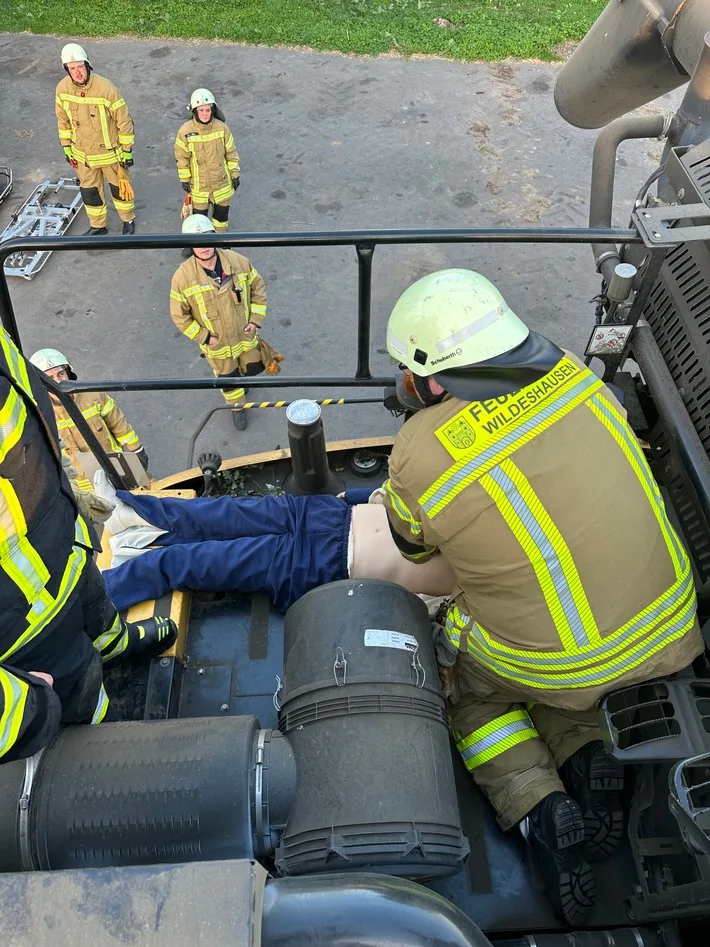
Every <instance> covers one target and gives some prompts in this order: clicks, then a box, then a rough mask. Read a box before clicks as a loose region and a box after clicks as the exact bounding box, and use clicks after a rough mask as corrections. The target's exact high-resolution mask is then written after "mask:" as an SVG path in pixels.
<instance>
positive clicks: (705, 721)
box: [690, 682, 710, 733]
mask: <svg viewBox="0 0 710 947" xmlns="http://www.w3.org/2000/svg"><path fill="white" fill-rule="evenodd" d="M690 690H691V691H692V694H693V697H694V698H695V706H696V707H697V710H698V717H699V718H700V723H701V726H702V728H703V730H704V731H705V732H706V733H710V683H708V684H703V683H701V682H696V683H694V684H691V685H690Z"/></svg>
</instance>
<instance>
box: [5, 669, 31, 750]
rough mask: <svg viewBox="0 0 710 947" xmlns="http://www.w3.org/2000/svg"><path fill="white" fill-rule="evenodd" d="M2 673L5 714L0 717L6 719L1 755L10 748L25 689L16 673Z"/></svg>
mask: <svg viewBox="0 0 710 947" xmlns="http://www.w3.org/2000/svg"><path fill="white" fill-rule="evenodd" d="M0 673H2V681H1V682H0V696H2V697H3V714H2V717H0V722H2V719H3V717H4V719H5V723H4V724H3V728H2V730H0V756H3V755H4V754H5V753H6V752H7V751H8V750H9V749H10V744H9V740H10V734H11V732H12V729H13V725H14V723H15V715H16V713H17V712H18V710H19V707H18V704H19V702H20V701H21V699H22V694H23V689H22V684H21V683H20V681H19V680H18V679H17V678H16V677H15V675H14V674H12V673H11V672H9V671H8V672H7V673H5V672H0ZM26 686H28V685H26ZM8 691H9V694H8ZM20 726H21V724H20ZM19 729H20V727H18V732H19ZM13 742H14V741H13Z"/></svg>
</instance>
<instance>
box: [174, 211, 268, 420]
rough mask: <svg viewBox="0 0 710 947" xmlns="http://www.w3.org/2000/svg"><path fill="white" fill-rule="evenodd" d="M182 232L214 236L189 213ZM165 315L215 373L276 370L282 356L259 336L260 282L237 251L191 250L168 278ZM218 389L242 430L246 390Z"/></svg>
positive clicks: (263, 295) (208, 226)
mask: <svg viewBox="0 0 710 947" xmlns="http://www.w3.org/2000/svg"><path fill="white" fill-rule="evenodd" d="M182 232H183V233H189V234H200V233H214V232H215V228H214V225H213V224H212V222H211V221H210V220H209V219H208V218H207V217H204V216H203V215H202V214H192V215H191V216H190V217H188V218H187V219H186V220H185V221H184V222H183V225H182ZM170 317H171V319H172V320H173V322H174V323H175V325H176V326H177V328H178V329H179V330H180V331H181V332H182V334H183V335H185V336H187V338H188V339H191V340H192V341H193V342H197V343H198V345H199V346H200V351H201V353H202V357H203V358H206V359H207V361H208V362H209V364H210V367H211V368H212V371H213V372H214V374H215V375H218V376H220V377H225V376H227V377H230V378H231V377H235V378H241V377H242V376H246V377H249V376H253V375H260V374H261V373H262V372H263V371H266V374H267V375H276V374H278V373H279V372H280V371H281V368H280V367H279V363H280V362H282V361H283V355H281V353H280V352H277V351H276V350H275V349H273V348H272V347H271V346H270V345H269V344H268V342H266V341H265V340H264V339H262V338H261V336H260V334H259V330H260V329H261V327H262V325H263V323H264V319H266V286H265V285H264V280H263V279H262V278H261V276H260V275H259V273H257V271H256V269H255V268H254V267H253V266H252V264H251V262H250V261H249V260H248V259H247V258H246V257H245V256H242V255H241V253H236V252H235V251H234V250H215V248H214V247H194V248H193V250H192V252H191V255H190V259H189V260H186V261H185V262H184V263H183V264H181V266H179V267H178V269H177V270H176V272H175V274H174V275H173V279H172V283H171V285H170ZM221 391H222V395H223V397H224V400H225V401H226V402H227V404H228V405H230V407H232V408H233V411H232V420H233V421H234V426H235V427H236V428H237V430H238V431H243V430H245V429H246V426H247V416H246V412H245V411H244V410H243V407H242V406H243V405H244V403H245V402H246V391H247V390H246V388H244V387H243V386H241V387H238V388H229V389H227V388H223V389H221Z"/></svg>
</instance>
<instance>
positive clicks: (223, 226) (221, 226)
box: [212, 217, 229, 232]
mask: <svg viewBox="0 0 710 947" xmlns="http://www.w3.org/2000/svg"><path fill="white" fill-rule="evenodd" d="M212 226H213V227H214V229H215V232H216V231H219V230H227V229H228V228H229V221H227V220H215V219H214V217H213V218H212Z"/></svg>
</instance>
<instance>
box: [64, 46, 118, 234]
mask: <svg viewBox="0 0 710 947" xmlns="http://www.w3.org/2000/svg"><path fill="white" fill-rule="evenodd" d="M62 65H63V66H64V70H65V72H66V73H67V75H66V77H65V78H64V79H62V81H61V82H60V83H59V85H58V86H57V91H56V99H55V100H56V114H57V124H58V127H59V142H60V144H61V145H62V147H63V148H64V154H65V155H66V159H67V161H68V162H69V164H70V165H71V166H72V167H73V168H74V170H75V171H76V173H77V176H78V178H79V184H80V185H81V196H82V197H83V199H84V210H85V211H86V215H87V217H88V218H89V223H90V224H91V226H90V227H89V229H88V230H87V231H86V235H91V236H101V235H102V234H105V233H108V230H107V229H106V218H107V214H108V210H107V208H106V201H105V198H104V186H105V185H106V184H108V188H109V190H110V191H111V197H112V198H113V203H114V206H115V208H116V212H117V213H118V216H119V217H120V218H121V220H122V221H123V233H124V234H132V233H135V229H136V225H135V217H136V212H135V202H134V196H135V195H134V193H133V185H132V184H131V176H130V173H129V171H128V169H129V168H131V167H133V145H134V143H135V138H134V134H133V119H132V118H131V116H130V115H129V113H128V106H127V105H126V102H125V100H124V98H123V96H122V95H121V93H120V92H119V91H118V89H117V88H116V86H115V85H114V84H113V83H112V82H109V81H108V79H104V77H103V76H99V75H98V74H97V73H95V72H92V70H91V63H90V62H89V57H88V56H87V55H86V50H85V49H84V47H83V46H79V44H78V43H67V45H66V46H64V47H63V49H62Z"/></svg>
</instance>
